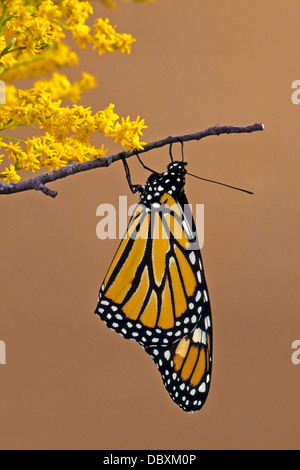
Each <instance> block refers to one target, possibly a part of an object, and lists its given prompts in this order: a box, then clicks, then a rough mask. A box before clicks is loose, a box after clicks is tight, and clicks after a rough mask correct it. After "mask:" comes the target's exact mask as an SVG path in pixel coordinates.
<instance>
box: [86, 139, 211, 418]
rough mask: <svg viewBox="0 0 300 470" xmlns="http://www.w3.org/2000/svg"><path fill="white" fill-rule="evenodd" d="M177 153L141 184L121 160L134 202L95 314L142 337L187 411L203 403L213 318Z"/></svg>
mask: <svg viewBox="0 0 300 470" xmlns="http://www.w3.org/2000/svg"><path fill="white" fill-rule="evenodd" d="M182 146H183V144H182ZM170 155H171V158H172V154H171V147H170ZM183 160H184V159H183V151H182V161H173V158H172V161H171V163H170V164H169V165H168V167H167V170H166V171H165V172H164V173H156V172H153V171H152V170H151V171H152V173H151V175H150V176H149V178H148V179H147V181H146V184H145V186H133V185H132V184H131V180H130V173H129V169H128V165H127V163H126V161H125V160H123V163H124V166H125V171H126V175H127V179H128V182H129V185H130V188H131V190H132V192H137V191H138V192H139V194H140V201H139V203H138V205H137V206H136V208H135V210H134V213H133V215H132V217H131V219H130V221H129V225H128V228H127V231H126V234H125V236H124V238H123V240H122V241H121V243H120V245H119V248H118V250H117V252H116V255H115V257H114V259H113V261H112V263H111V266H110V268H109V270H108V272H107V274H106V277H105V279H104V282H103V284H102V286H101V288H100V293H99V299H98V305H97V308H96V310H95V313H96V314H97V315H99V316H100V318H101V319H102V320H103V321H104V322H105V323H106V325H107V326H108V327H109V328H111V329H113V330H114V331H116V332H117V333H120V334H121V335H122V336H123V337H124V338H126V339H132V340H135V341H137V342H138V343H140V344H141V346H142V347H143V348H144V350H145V351H146V352H147V353H148V354H149V355H150V356H151V357H152V359H153V360H154V362H155V364H156V366H157V368H158V370H159V372H160V374H161V376H162V380H163V383H164V386H165V388H166V390H167V391H168V393H169V395H170V397H171V398H172V399H173V400H174V402H175V403H176V404H177V405H178V406H179V407H180V408H182V409H183V410H184V411H187V412H190V413H192V412H195V411H198V410H200V409H201V408H202V406H203V405H204V403H205V401H206V398H207V395H208V392H209V388H210V382H211V372H212V319H211V308H210V301H209V295H208V290H207V285H206V281H205V276H204V271H203V264H202V258H201V253H200V249H199V244H198V240H197V234H196V229H195V223H194V220H193V217H192V215H191V212H190V210H189V205H188V201H187V198H186V195H185V192H184V186H185V175H186V173H187V170H186V165H187V163H186V162H184V161H183ZM144 166H145V165H144ZM145 168H147V167H145Z"/></svg>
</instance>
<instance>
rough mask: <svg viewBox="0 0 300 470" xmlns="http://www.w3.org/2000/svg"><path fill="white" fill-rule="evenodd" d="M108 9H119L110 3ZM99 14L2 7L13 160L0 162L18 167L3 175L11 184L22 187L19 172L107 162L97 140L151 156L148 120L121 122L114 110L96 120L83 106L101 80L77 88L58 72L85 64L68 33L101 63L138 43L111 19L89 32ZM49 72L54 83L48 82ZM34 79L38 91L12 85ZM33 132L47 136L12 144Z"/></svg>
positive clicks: (3, 112) (63, 6)
mask: <svg viewBox="0 0 300 470" xmlns="http://www.w3.org/2000/svg"><path fill="white" fill-rule="evenodd" d="M136 1H138V0H136ZM140 1H142V0H140ZM145 1H147V0H145ZM149 1H150V0H149ZM102 3H105V4H106V5H108V6H110V7H112V6H114V2H113V1H110V0H105V1H104V0H103V2H102ZM1 8H2V10H1ZM92 14H93V9H92V6H91V4H90V2H89V1H81V0H59V1H54V0H53V1H52V0H10V1H7V0H6V1H1V0H0V76H1V80H2V81H4V82H5V84H6V104H0V132H1V133H2V132H3V134H5V136H4V135H2V134H1V133H0V147H1V148H2V149H3V150H4V154H5V155H1V156H0V164H1V163H2V161H3V158H4V157H5V158H6V159H11V160H13V164H10V165H8V166H5V169H4V171H2V172H1V170H0V177H1V178H3V179H4V181H6V182H13V183H16V182H18V181H20V179H21V176H20V175H19V174H18V173H17V172H19V171H24V172H26V171H30V172H35V171H38V170H42V169H43V168H47V170H49V171H52V170H55V169H58V168H61V167H63V166H65V165H67V164H68V163H71V162H73V163H82V162H86V161H89V160H93V159H96V158H101V157H103V156H104V155H106V153H107V151H108V149H107V148H105V147H104V145H103V144H102V145H101V146H100V148H96V147H95V146H94V145H93V143H92V137H93V136H94V135H95V134H96V133H100V134H102V135H103V136H105V137H110V138H113V139H114V140H115V142H119V143H120V144H121V145H122V146H123V147H126V148H129V149H136V150H139V149H142V148H143V147H142V146H143V145H144V142H140V135H142V130H143V129H145V128H146V127H147V126H145V122H144V120H143V119H142V120H141V119H140V117H139V116H138V117H137V119H136V120H132V121H131V120H130V117H129V116H128V117H126V118H120V117H119V116H118V114H116V112H115V105H114V104H109V106H107V107H106V108H105V109H104V110H96V112H92V109H91V108H90V107H84V106H82V105H78V104H76V103H78V102H79V100H80V99H81V95H82V93H83V92H84V91H86V90H89V89H92V88H95V87H96V85H97V83H96V79H95V77H93V76H92V75H90V74H88V73H86V72H83V73H82V78H81V79H79V80H78V81H75V82H73V83H71V82H70V80H69V79H68V77H67V75H65V74H61V73H58V72H57V70H58V69H59V68H61V67H66V66H70V65H75V64H77V63H78V56H77V54H76V53H75V52H74V51H72V49H71V48H70V47H69V46H68V45H67V44H65V42H64V40H65V35H66V32H69V33H70V34H71V35H72V37H73V39H74V41H75V43H76V44H77V45H78V46H79V47H80V48H82V49H85V48H86V47H87V46H88V45H91V47H93V49H96V50H98V52H99V54H100V55H102V54H104V53H106V52H114V51H117V50H119V51H120V52H122V53H128V54H129V53H130V51H131V45H132V43H133V42H134V41H135V39H134V38H133V37H132V36H131V35H130V34H126V33H125V34H124V33H123V34H121V33H119V32H117V30H116V28H115V27H113V26H112V25H111V24H110V22H109V20H108V19H103V18H99V19H97V20H96V21H94V26H93V27H91V26H89V25H87V24H86V22H87V20H88V19H89V17H90V15H92ZM49 72H52V76H51V77H50V78H49V77H48V78H47V79H46V78H43V79H41V78H40V77H42V76H45V75H46V74H47V73H49ZM32 77H39V80H37V81H36V82H35V83H33V85H32V86H31V88H28V89H18V88H17V87H16V86H14V85H12V84H11V82H13V81H16V80H19V79H23V78H32ZM66 99H69V100H70V101H71V103H72V105H71V106H65V105H63V102H64V101H65V100H66ZM25 125H27V126H30V127H31V128H37V129H38V131H39V134H41V135H38V136H33V137H30V138H27V140H26V141H22V140H19V139H17V138H16V137H15V136H14V137H8V136H7V132H6V131H7V130H11V129H16V128H18V127H20V126H25ZM4 131H5V132H4Z"/></svg>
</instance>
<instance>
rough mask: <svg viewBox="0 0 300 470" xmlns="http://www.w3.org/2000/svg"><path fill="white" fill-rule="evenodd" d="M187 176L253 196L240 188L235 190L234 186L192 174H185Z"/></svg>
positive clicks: (250, 192)
mask: <svg viewBox="0 0 300 470" xmlns="http://www.w3.org/2000/svg"><path fill="white" fill-rule="evenodd" d="M187 175H190V176H193V177H194V178H197V179H198V180H203V181H208V182H209V183H215V184H220V185H221V186H225V187H226V188H231V189H236V190H237V191H242V192H243V193H247V194H254V193H253V192H252V191H247V189H241V188H237V187H235V186H230V185H229V184H225V183H220V182H219V181H214V180H209V179H206V178H201V177H200V176H197V175H193V174H192V173H187Z"/></svg>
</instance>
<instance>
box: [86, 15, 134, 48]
mask: <svg viewBox="0 0 300 470" xmlns="http://www.w3.org/2000/svg"><path fill="white" fill-rule="evenodd" d="M133 42H135V39H134V38H133V37H132V36H131V34H119V33H117V32H116V30H115V28H114V27H113V26H112V25H111V24H110V23H109V20H108V18H105V19H103V18H98V19H97V20H96V22H95V24H94V35H93V49H98V52H99V54H100V55H102V54H104V53H105V52H114V51H116V50H120V51H121V52H127V53H128V54H130V50H131V49H130V46H131V44H132V43H133Z"/></svg>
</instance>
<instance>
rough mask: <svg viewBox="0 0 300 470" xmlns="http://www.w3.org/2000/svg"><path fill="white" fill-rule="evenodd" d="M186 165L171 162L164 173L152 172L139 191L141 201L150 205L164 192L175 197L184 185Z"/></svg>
mask: <svg viewBox="0 0 300 470" xmlns="http://www.w3.org/2000/svg"><path fill="white" fill-rule="evenodd" d="M186 165H187V163H186V162H179V161H176V162H171V163H170V164H169V165H168V167H167V170H166V171H165V172H164V173H152V174H151V175H150V176H149V178H148V179H147V182H146V186H144V187H143V191H142V192H141V193H140V196H141V202H142V203H143V204H145V205H146V206H150V205H151V204H153V203H156V202H159V201H160V198H161V197H162V195H163V194H165V193H167V194H170V195H171V196H173V197H174V198H175V199H176V198H177V197H178V196H179V195H180V194H181V192H182V190H183V187H184V185H185V175H186V172H187V170H186V168H185V167H186Z"/></svg>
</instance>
